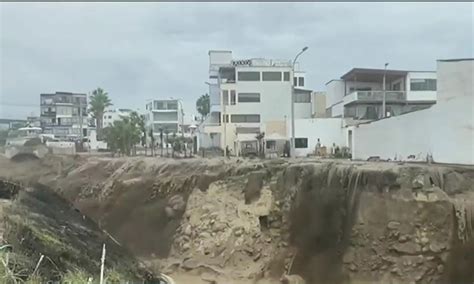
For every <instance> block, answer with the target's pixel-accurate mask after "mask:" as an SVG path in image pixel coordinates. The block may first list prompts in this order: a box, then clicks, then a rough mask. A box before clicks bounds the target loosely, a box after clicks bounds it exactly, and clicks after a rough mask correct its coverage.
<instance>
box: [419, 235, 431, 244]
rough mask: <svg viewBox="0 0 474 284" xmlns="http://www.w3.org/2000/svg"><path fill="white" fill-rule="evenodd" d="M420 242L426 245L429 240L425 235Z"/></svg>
mask: <svg viewBox="0 0 474 284" xmlns="http://www.w3.org/2000/svg"><path fill="white" fill-rule="evenodd" d="M420 242H421V244H423V245H426V244H428V243H429V242H430V240H429V239H428V238H427V237H423V238H421V240H420Z"/></svg>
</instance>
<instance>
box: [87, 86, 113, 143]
mask: <svg viewBox="0 0 474 284" xmlns="http://www.w3.org/2000/svg"><path fill="white" fill-rule="evenodd" d="M89 104H90V109H89V112H90V113H91V114H92V116H93V117H94V118H95V120H96V128H97V137H98V139H102V128H103V123H102V122H103V119H104V111H105V108H107V107H109V106H111V105H112V101H111V100H110V98H109V94H108V93H107V92H105V91H104V90H103V89H101V88H97V89H95V90H94V91H92V96H91V97H90V102H89Z"/></svg>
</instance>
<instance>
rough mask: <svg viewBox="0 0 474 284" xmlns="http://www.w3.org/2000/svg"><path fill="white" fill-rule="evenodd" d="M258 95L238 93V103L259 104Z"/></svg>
mask: <svg viewBox="0 0 474 284" xmlns="http://www.w3.org/2000/svg"><path fill="white" fill-rule="evenodd" d="M259 102H260V94H259V93H239V103H259Z"/></svg>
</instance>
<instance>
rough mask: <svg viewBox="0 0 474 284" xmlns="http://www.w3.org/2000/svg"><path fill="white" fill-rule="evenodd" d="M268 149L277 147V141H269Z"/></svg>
mask: <svg viewBox="0 0 474 284" xmlns="http://www.w3.org/2000/svg"><path fill="white" fill-rule="evenodd" d="M267 149H272V150H275V149H276V141H267Z"/></svg>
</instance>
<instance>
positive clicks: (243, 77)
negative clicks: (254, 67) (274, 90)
mask: <svg viewBox="0 0 474 284" xmlns="http://www.w3.org/2000/svg"><path fill="white" fill-rule="evenodd" d="M237 75H238V79H239V81H260V72H255V71H245V72H244V71H242V72H238V74H237Z"/></svg>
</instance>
